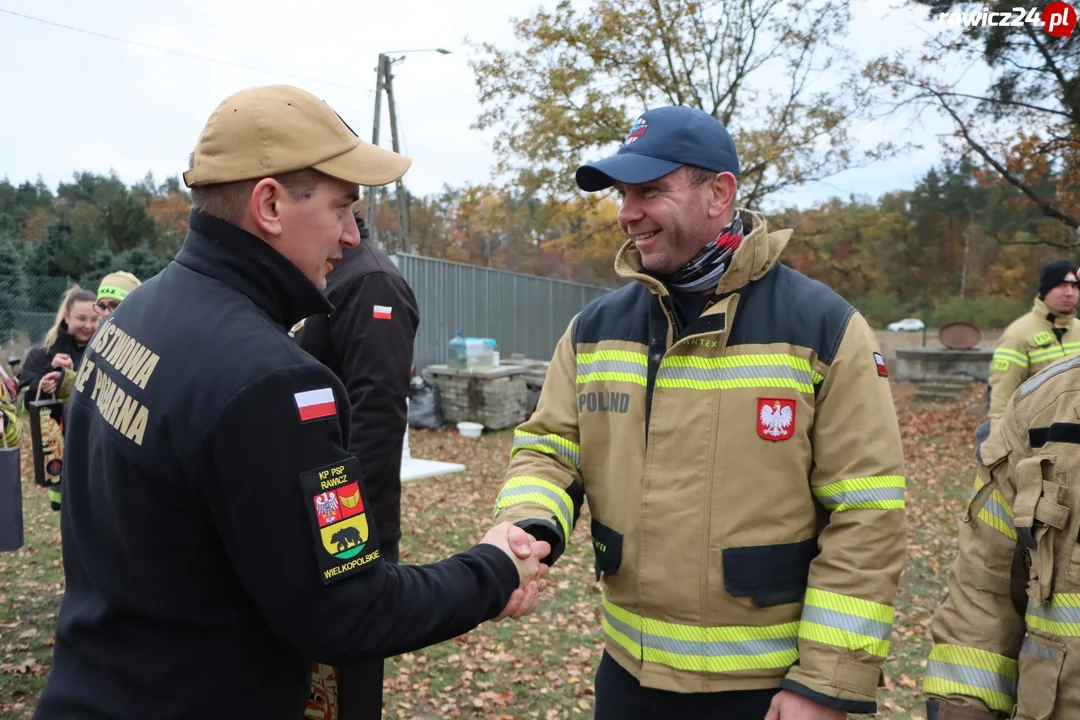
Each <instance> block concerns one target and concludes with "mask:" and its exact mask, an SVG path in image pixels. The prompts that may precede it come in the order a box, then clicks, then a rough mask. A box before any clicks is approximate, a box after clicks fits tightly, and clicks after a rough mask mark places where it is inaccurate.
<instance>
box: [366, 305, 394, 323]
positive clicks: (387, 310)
mask: <svg viewBox="0 0 1080 720" xmlns="http://www.w3.org/2000/svg"><path fill="white" fill-rule="evenodd" d="M393 313H394V308H392V307H390V306H389V305H376V306H375V310H374V311H373V312H372V313H371V315H372V317H374V318H375V319H376V320H389V319H390V316H391V315H393Z"/></svg>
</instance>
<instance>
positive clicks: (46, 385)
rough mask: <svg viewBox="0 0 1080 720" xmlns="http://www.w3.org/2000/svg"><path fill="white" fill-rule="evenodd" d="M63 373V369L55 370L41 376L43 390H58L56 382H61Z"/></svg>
mask: <svg viewBox="0 0 1080 720" xmlns="http://www.w3.org/2000/svg"><path fill="white" fill-rule="evenodd" d="M69 362H70V360H69ZM61 375H63V371H61V370H53V371H52V372H51V373H45V375H44V376H43V377H42V378H41V383H40V385H41V392H46V393H54V392H56V384H57V383H59V382H60V376H61Z"/></svg>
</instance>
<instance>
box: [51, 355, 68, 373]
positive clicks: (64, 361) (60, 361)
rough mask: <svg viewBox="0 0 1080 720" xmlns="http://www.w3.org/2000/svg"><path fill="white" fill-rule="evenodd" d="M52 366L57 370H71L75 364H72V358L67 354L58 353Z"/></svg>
mask: <svg viewBox="0 0 1080 720" xmlns="http://www.w3.org/2000/svg"><path fill="white" fill-rule="evenodd" d="M52 366H53V367H56V368H67V369H68V370H71V369H72V367H73V363H72V362H71V356H70V355H68V354H67V353H56V355H55V356H54V357H53V359H52Z"/></svg>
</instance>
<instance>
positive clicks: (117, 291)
mask: <svg viewBox="0 0 1080 720" xmlns="http://www.w3.org/2000/svg"><path fill="white" fill-rule="evenodd" d="M141 284H142V283H141V282H140V281H139V278H137V277H135V276H134V275H132V274H131V273H129V272H124V271H123V270H117V271H116V272H111V273H109V274H108V275H106V276H105V277H103V278H102V279H101V284H100V285H98V291H97V303H96V304H95V305H94V307H95V308H97V311H98V314H99V315H100V316H101V319H102V320H104V319H105V318H107V317H109V315H111V314H112V311H113V310H115V309H116V306H117V305H119V304H120V301H121V300H123V299H124V298H126V297H127V296H128V293H130V292H131V291H132V290H134V289H135V288H137V287H139V285H141Z"/></svg>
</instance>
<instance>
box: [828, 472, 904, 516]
mask: <svg viewBox="0 0 1080 720" xmlns="http://www.w3.org/2000/svg"><path fill="white" fill-rule="evenodd" d="M904 486H905V483H904V477H903V476H902V475H874V476H871V477H861V478H849V479H847V480H840V481H839V482H834V483H831V484H829V485H822V486H821V487H816V488H812V489H811V491H810V492H812V493H813V495H814V497H816V498H817V499H818V502H820V503H821V504H822V505H824V506H825V508H827V509H828V510H832V511H833V512H842V511H844V510H853V509H859V508H866V509H872V510H903V509H904Z"/></svg>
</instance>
